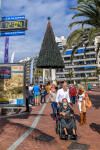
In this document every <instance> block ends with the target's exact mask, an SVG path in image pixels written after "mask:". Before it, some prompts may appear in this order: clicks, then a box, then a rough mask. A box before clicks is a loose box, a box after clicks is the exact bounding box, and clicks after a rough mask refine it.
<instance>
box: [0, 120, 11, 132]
mask: <svg viewBox="0 0 100 150" xmlns="http://www.w3.org/2000/svg"><path fill="white" fill-rule="evenodd" d="M8 123H9V120H7V119H5V120H1V119H0V134H2V133H3V132H4V129H3V128H4V127H5V125H6V124H8Z"/></svg>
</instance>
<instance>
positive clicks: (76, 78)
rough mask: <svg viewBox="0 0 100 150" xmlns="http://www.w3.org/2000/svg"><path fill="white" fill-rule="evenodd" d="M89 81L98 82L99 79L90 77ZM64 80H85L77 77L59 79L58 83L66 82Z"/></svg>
mask: <svg viewBox="0 0 100 150" xmlns="http://www.w3.org/2000/svg"><path fill="white" fill-rule="evenodd" d="M88 79H89V80H97V79H98V77H88ZM64 80H67V81H68V80H84V77H75V78H59V77H57V81H64Z"/></svg>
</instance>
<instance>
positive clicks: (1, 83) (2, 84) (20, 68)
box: [0, 64, 25, 105]
mask: <svg viewBox="0 0 100 150" xmlns="http://www.w3.org/2000/svg"><path fill="white" fill-rule="evenodd" d="M24 72H25V71H24V65H23V64H0V104H15V105H24V104H25V101H24Z"/></svg>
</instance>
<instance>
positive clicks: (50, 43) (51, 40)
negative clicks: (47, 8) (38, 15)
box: [37, 18, 64, 69]
mask: <svg viewBox="0 0 100 150" xmlns="http://www.w3.org/2000/svg"><path fill="white" fill-rule="evenodd" d="M63 67H64V63H63V59H62V57H61V54H60V51H59V49H58V46H57V43H56V41H55V35H54V32H53V29H52V26H51V23H50V18H48V24H47V29H46V32H45V35H44V39H43V43H42V46H41V50H40V53H39V57H38V60H37V68H52V69H56V68H63Z"/></svg>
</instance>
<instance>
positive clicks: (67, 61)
mask: <svg viewBox="0 0 100 150" xmlns="http://www.w3.org/2000/svg"><path fill="white" fill-rule="evenodd" d="M89 60H90V61H91V60H96V58H87V59H78V60H77V59H74V60H73V62H80V61H89ZM64 63H70V60H64Z"/></svg>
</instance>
